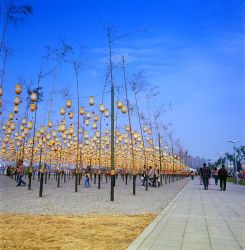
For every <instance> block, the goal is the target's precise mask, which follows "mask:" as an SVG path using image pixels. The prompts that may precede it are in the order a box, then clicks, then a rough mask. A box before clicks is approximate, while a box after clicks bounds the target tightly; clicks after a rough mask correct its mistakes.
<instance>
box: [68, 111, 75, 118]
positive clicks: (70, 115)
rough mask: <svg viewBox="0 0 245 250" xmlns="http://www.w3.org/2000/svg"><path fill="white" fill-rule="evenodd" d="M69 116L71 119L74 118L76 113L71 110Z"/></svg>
mask: <svg viewBox="0 0 245 250" xmlns="http://www.w3.org/2000/svg"><path fill="white" fill-rule="evenodd" d="M68 116H69V118H70V119H72V118H73V117H74V113H73V112H72V111H71V112H69V113H68Z"/></svg>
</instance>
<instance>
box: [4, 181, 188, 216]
mask: <svg viewBox="0 0 245 250" xmlns="http://www.w3.org/2000/svg"><path fill="white" fill-rule="evenodd" d="M23 180H24V181H26V183H28V179H27V178H26V179H25V178H23ZM188 182H189V178H185V179H183V180H179V181H175V182H172V183H170V184H164V185H163V186H162V187H159V188H153V187H149V190H148V191H147V192H146V191H145V188H144V187H142V186H141V184H140V180H139V178H137V186H136V195H133V194H132V180H129V181H128V185H125V183H124V182H123V180H122V178H121V177H120V176H119V177H118V179H117V182H116V186H115V200H114V202H111V201H110V181H109V180H108V183H106V182H105V178H103V179H102V182H101V189H100V190H98V188H97V185H96V184H93V183H92V184H91V187H90V188H85V185H84V182H83V181H82V182H81V185H80V186H78V192H77V193H75V192H74V179H72V178H71V179H70V180H69V179H68V178H67V179H66V183H64V181H63V180H61V182H60V187H59V188H57V182H56V181H55V179H54V177H53V176H51V177H50V179H48V180H47V184H44V189H43V197H42V198H40V197H39V183H38V181H37V177H35V180H34V181H33V182H32V190H28V188H27V186H21V187H16V183H15V181H14V180H13V179H11V178H9V177H7V176H0V213H30V214H48V215H51V214H55V215H64V214H66V215H84V214H143V213H144V214H145V213H159V212H160V211H161V210H162V209H163V208H164V207H166V206H167V204H168V202H169V201H171V200H172V199H173V198H174V197H175V196H176V195H177V194H178V193H179V192H180V191H181V190H182V189H183V188H184V187H185V185H186V184H187V183H188Z"/></svg>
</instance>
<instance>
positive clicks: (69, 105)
mask: <svg viewBox="0 0 245 250" xmlns="http://www.w3.org/2000/svg"><path fill="white" fill-rule="evenodd" d="M71 106H72V101H71V100H66V107H67V108H70V107H71Z"/></svg>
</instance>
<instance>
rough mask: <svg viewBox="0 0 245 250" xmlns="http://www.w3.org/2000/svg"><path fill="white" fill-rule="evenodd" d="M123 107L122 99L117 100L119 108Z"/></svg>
mask: <svg viewBox="0 0 245 250" xmlns="http://www.w3.org/2000/svg"><path fill="white" fill-rule="evenodd" d="M122 107H123V104H122V102H121V101H117V108H118V109H121V108H122Z"/></svg>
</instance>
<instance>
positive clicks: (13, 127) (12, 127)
mask: <svg viewBox="0 0 245 250" xmlns="http://www.w3.org/2000/svg"><path fill="white" fill-rule="evenodd" d="M15 128H16V125H15V123H14V122H11V125H10V129H11V130H12V131H14V130H15Z"/></svg>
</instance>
